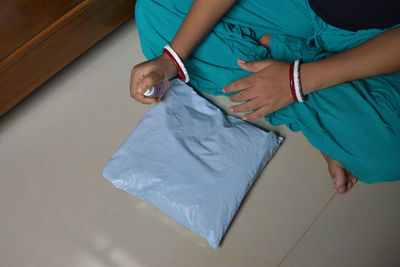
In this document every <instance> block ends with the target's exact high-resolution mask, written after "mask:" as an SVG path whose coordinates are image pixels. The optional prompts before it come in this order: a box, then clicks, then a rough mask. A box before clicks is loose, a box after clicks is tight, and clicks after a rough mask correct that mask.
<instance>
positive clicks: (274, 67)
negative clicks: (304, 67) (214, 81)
mask: <svg viewBox="0 0 400 267" xmlns="http://www.w3.org/2000/svg"><path fill="white" fill-rule="evenodd" d="M238 65H239V66H240V67H241V68H242V69H244V70H247V71H250V72H254V74H251V75H249V76H247V77H244V78H241V79H239V80H237V81H235V82H232V83H230V84H228V85H227V86H225V87H224V89H223V92H224V93H232V92H237V91H240V92H238V93H235V94H234V95H231V96H230V97H229V100H230V101H233V102H242V101H246V103H243V104H240V105H235V106H232V107H231V108H230V109H229V111H231V112H250V113H247V114H245V115H244V116H243V117H242V119H243V120H254V119H257V118H261V117H263V116H266V115H268V114H269V113H272V112H274V111H276V110H278V109H280V108H283V107H285V106H287V105H289V104H291V103H292V102H293V98H292V94H291V90H290V82H289V68H290V64H289V63H288V62H284V61H278V60H273V59H265V60H260V61H253V62H246V61H243V60H241V59H239V60H238ZM254 110H255V111H254Z"/></svg>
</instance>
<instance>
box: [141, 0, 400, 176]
mask: <svg viewBox="0 0 400 267" xmlns="http://www.w3.org/2000/svg"><path fill="white" fill-rule="evenodd" d="M191 4H192V1H189V0H138V1H137V4H136V11H135V17H136V23H137V27H138V31H139V37H140V42H141V46H142V50H143V53H144V55H145V56H146V57H147V58H148V59H151V58H154V57H157V56H159V55H160V54H161V50H162V48H163V47H164V46H165V45H166V44H169V43H170V42H171V41H172V39H173V37H174V35H175V33H176V31H177V30H178V28H179V26H180V25H181V23H182V21H183V19H184V18H185V15H186V13H187V12H188V10H189V8H190V6H191ZM397 26H400V25H397ZM383 31H384V30H380V29H370V30H360V31H357V32H352V31H347V30H343V29H339V28H336V27H334V26H332V25H329V24H327V23H325V22H324V21H323V20H322V19H321V18H320V17H319V16H318V15H316V14H315V13H314V11H313V10H312V9H311V8H310V6H309V4H308V1H307V0H285V1H272V0H264V1H260V0H241V1H238V2H237V4H236V5H235V6H234V7H233V8H232V9H231V10H230V11H229V12H228V13H227V14H226V15H225V16H224V17H223V18H222V19H221V21H220V22H219V23H218V24H217V25H216V26H215V28H214V29H213V31H212V32H211V33H210V34H209V35H208V36H207V37H206V38H205V39H204V41H203V42H202V43H201V44H200V45H199V46H198V47H197V49H196V50H195V51H194V52H193V54H192V55H191V57H190V58H189V59H187V60H186V61H185V66H186V67H187V69H188V71H189V74H190V78H191V81H190V85H191V86H192V87H194V88H195V89H197V90H199V91H202V92H206V93H209V94H212V95H222V94H224V93H222V88H223V87H224V86H225V85H227V84H228V83H231V82H233V81H235V80H237V79H239V78H242V77H245V76H247V75H250V73H249V72H246V71H244V70H242V69H241V68H240V67H239V66H238V65H237V61H236V60H237V59H238V58H241V59H244V60H247V61H254V60H261V59H269V58H273V59H277V60H284V61H287V62H293V61H294V60H296V59H300V58H301V59H303V60H304V62H310V61H316V60H319V59H321V58H324V57H328V56H330V55H332V54H335V53H339V52H342V51H344V50H347V49H350V48H352V47H354V46H357V45H358V44H361V43H363V42H365V41H367V40H368V39H370V38H371V37H373V36H375V35H377V34H379V33H382V32H383ZM267 33H268V34H272V36H271V40H270V49H267V48H265V47H263V46H261V45H260V44H259V43H258V42H257V40H258V39H259V38H260V37H261V36H262V35H263V34H267ZM265 119H266V120H267V121H268V122H269V123H271V124H272V125H280V124H285V125H286V126H287V127H289V128H290V129H291V130H293V131H302V133H303V134H304V136H305V137H306V138H307V139H308V141H309V142H310V143H311V144H312V145H313V146H314V147H316V148H317V149H319V150H321V151H322V152H324V153H325V154H327V155H328V156H329V157H331V158H333V159H335V160H337V161H339V162H340V163H342V164H343V166H344V167H345V168H346V169H348V170H350V171H351V172H352V173H353V174H354V175H355V176H356V177H357V178H358V179H360V180H361V181H363V182H366V183H375V182H382V181H392V180H398V179H400V72H397V73H394V74H390V75H380V76H375V77H371V78H368V79H364V80H357V81H352V82H348V83H343V84H339V85H336V86H332V87H330V88H326V89H323V90H319V91H317V92H314V93H311V94H309V95H308V98H307V101H306V102H305V103H293V104H291V105H289V106H287V107H284V108H282V109H280V110H278V111H275V112H273V113H271V114H269V115H268V116H266V117H265Z"/></svg>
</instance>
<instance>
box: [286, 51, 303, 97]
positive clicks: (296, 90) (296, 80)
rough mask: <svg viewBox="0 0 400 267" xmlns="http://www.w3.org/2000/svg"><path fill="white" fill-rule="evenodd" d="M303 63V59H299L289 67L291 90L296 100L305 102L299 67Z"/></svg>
mask: <svg viewBox="0 0 400 267" xmlns="http://www.w3.org/2000/svg"><path fill="white" fill-rule="evenodd" d="M301 63H303V60H301V59H298V60H296V61H295V62H293V63H292V64H290V68H289V81H290V91H291V93H292V97H293V100H294V101H295V102H304V94H303V90H302V89H301V84H300V71H299V69H300V64H301Z"/></svg>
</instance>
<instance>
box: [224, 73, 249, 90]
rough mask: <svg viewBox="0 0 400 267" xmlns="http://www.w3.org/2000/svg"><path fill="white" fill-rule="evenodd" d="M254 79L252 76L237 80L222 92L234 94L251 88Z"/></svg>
mask: <svg viewBox="0 0 400 267" xmlns="http://www.w3.org/2000/svg"><path fill="white" fill-rule="evenodd" d="M252 80H253V78H252V77H251V75H250V76H247V77H244V78H241V79H239V80H236V81H234V82H232V83H230V84H228V85H227V86H225V87H224V88H223V89H222V92H224V93H232V92H237V91H240V90H244V89H247V88H251V87H253V82H252Z"/></svg>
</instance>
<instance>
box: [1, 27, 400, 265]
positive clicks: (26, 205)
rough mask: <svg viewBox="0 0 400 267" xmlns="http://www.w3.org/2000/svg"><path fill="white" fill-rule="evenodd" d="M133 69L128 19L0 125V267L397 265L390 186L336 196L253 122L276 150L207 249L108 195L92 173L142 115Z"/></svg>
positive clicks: (160, 218)
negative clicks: (132, 91)
mask: <svg viewBox="0 0 400 267" xmlns="http://www.w3.org/2000/svg"><path fill="white" fill-rule="evenodd" d="M143 60H144V57H143V56H142V54H141V52H140V45H139V41H138V37H137V32H136V28H135V25H134V22H133V21H129V22H128V23H125V24H124V25H123V26H121V27H120V28H119V29H118V30H117V31H115V32H114V33H112V34H111V35H110V36H108V37H107V38H106V39H105V40H103V41H102V42H100V43H99V44H98V45H96V46H95V47H94V48H92V49H91V50H90V51H89V52H88V53H86V54H85V55H83V56H82V57H80V58H79V59H78V60H76V61H75V62H74V63H73V64H71V65H69V66H68V67H67V68H66V69H64V70H63V71H62V72H61V73H59V74H58V75H56V76H55V77H54V78H52V79H51V80H50V81H49V82H47V83H46V84H45V85H43V86H42V87H41V88H40V89H39V90H37V91H36V92H35V93H33V94H32V95H31V96H29V97H28V98H27V99H26V100H24V101H23V102H22V103H20V104H19V105H18V106H17V107H15V108H14V109H13V110H11V111H10V112H9V113H8V114H7V115H5V116H4V117H2V118H0V214H1V220H0V226H1V227H0V266H6V267H25V266H38V267H54V266H57V267H63V266H68V267H89V266H90V267H91V266H96V267H97V266H98V267H106V266H107V267H108V266H109V267H123V266H138V267H163V266H166V267H169V266H171V267H180V266H182V267H192V266H193V267H195V266H229V267H236V266H238V267H243V266H255V267H258V266H265V267H268V266H307V267H310V266H311V267H312V266H335V267H336V266H374V267H375V266H385V267H391V266H393V267H394V266H400V212H399V211H400V208H399V204H400V182H394V183H385V184H377V185H366V184H362V183H359V184H357V186H356V187H355V188H354V189H353V190H352V192H351V193H350V194H348V195H345V196H337V195H335V192H334V190H333V188H332V185H331V181H330V177H329V175H328V173H327V170H326V164H325V162H324V160H323V159H322V157H321V155H320V154H319V152H318V151H317V150H315V149H314V148H312V147H311V146H310V145H309V144H308V143H307V141H306V139H305V138H304V137H303V136H302V135H301V134H300V133H292V132H290V131H289V130H288V129H286V128H285V127H278V128H272V127H270V126H268V125H267V124H266V123H265V122H264V121H263V120H262V119H261V120H258V121H256V124H258V125H260V126H261V127H264V128H266V129H273V130H275V131H277V132H278V133H280V134H281V135H283V136H284V137H286V140H285V142H284V143H283V145H282V146H281V148H280V149H279V151H278V152H277V154H276V155H275V157H274V158H273V160H272V161H271V162H270V163H269V164H268V166H267V167H266V169H265V170H264V172H263V173H262V175H261V176H260V177H259V178H258V180H257V182H256V183H255V185H254V186H253V188H252V189H251V191H250V193H249V195H248V197H247V198H246V200H245V202H244V203H243V205H242V207H241V209H240V210H239V214H238V216H236V218H235V220H234V221H233V223H232V225H231V227H230V228H229V230H228V232H227V234H226V237H225V238H224V240H223V243H222V246H221V247H220V248H219V250H217V251H214V250H213V249H211V248H210V247H209V246H208V245H207V244H206V242H205V241H204V240H203V239H201V238H200V237H199V236H197V235H196V234H194V233H192V232H190V231H189V230H187V229H186V228H184V227H183V226H181V225H179V224H178V223H176V222H175V221H173V220H172V219H170V218H168V217H167V216H165V215H164V214H162V213H161V212H159V211H158V210H156V209H154V208H152V207H151V206H150V205H148V204H147V203H145V202H144V201H142V200H139V199H137V198H135V197H133V196H130V195H128V194H127V193H124V192H122V191H120V190H118V189H116V188H114V187H113V186H112V185H111V184H110V183H108V182H107V181H106V179H105V178H103V177H102V168H103V166H104V164H105V163H106V162H107V160H108V158H109V157H110V156H111V155H112V153H113V152H114V151H115V150H116V149H117V148H118V146H119V145H120V144H121V142H122V141H123V140H124V139H125V138H126V137H127V135H128V134H129V133H130V132H131V130H132V129H133V128H134V127H135V125H136V124H137V123H138V121H139V120H140V118H141V117H142V116H143V115H144V114H145V113H146V111H147V110H148V109H149V106H146V105H141V104H139V103H137V102H135V101H133V100H132V99H130V97H129V90H128V85H129V78H130V69H131V67H132V66H133V65H135V64H137V63H139V62H141V61H143ZM21 79H23V77H21ZM206 97H208V98H210V99H211V100H212V101H214V102H216V103H217V104H218V105H219V106H221V107H222V108H224V109H225V110H226V107H228V105H229V102H228V101H226V99H225V98H224V97H211V96H206ZM299 158H300V159H301V161H299V160H298V159H299ZM289 162H290V167H289V164H288V163H289Z"/></svg>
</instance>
